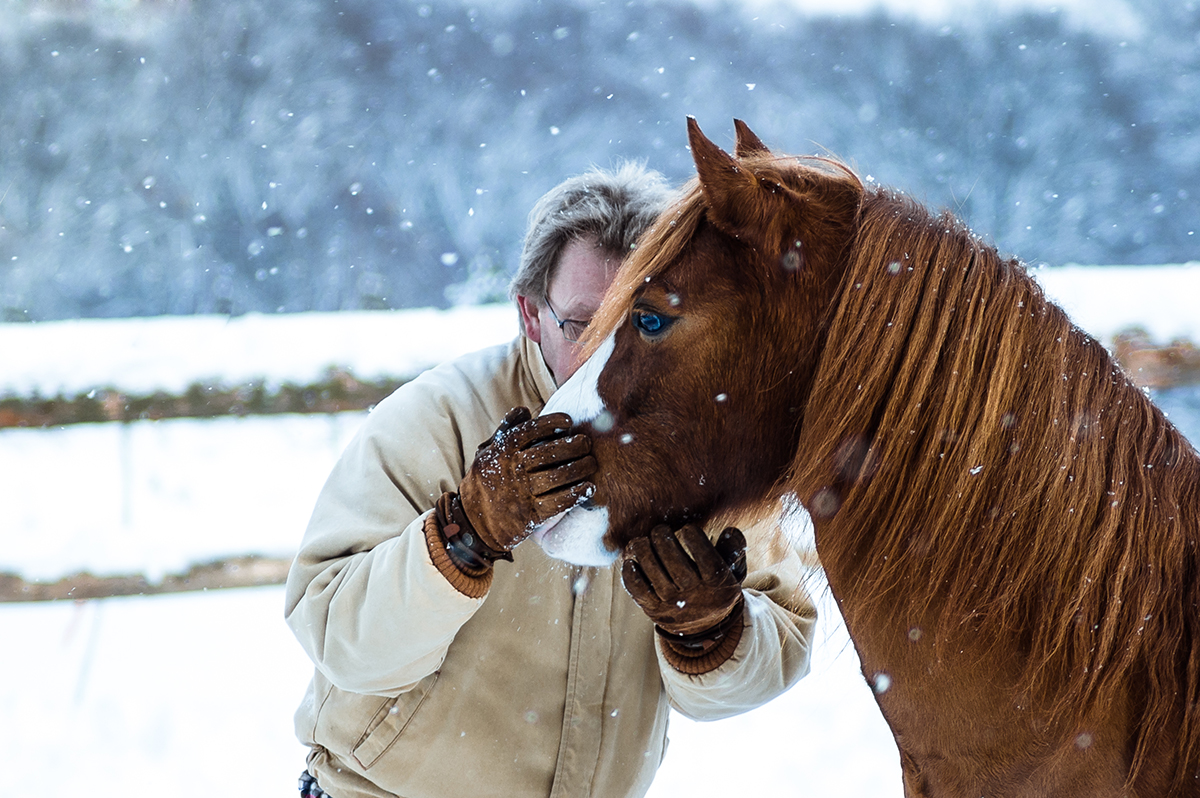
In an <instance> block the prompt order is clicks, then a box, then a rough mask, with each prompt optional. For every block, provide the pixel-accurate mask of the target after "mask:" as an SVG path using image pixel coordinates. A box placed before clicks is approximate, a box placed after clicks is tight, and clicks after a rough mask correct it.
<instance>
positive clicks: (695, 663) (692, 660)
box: [658, 601, 746, 676]
mask: <svg viewBox="0 0 1200 798" xmlns="http://www.w3.org/2000/svg"><path fill="white" fill-rule="evenodd" d="M734 614H735V615H736V618H735V619H734V621H733V623H732V624H729V626H728V628H727V629H726V630H725V632H724V634H722V635H721V636H719V637H717V638H716V639H713V640H708V641H704V642H703V643H702V644H701V645H697V644H696V643H697V641H694V640H693V641H691V642H690V643H689V645H687V646H684V645H681V644H679V643H676V642H674V641H673V640H671V638H670V636H669V635H659V638H658V639H659V643H661V644H662V649H661V650H662V655H663V659H665V660H666V661H667V664H669V665H670V666H671V667H672V668H674V669H675V670H677V671H679V672H680V673H683V674H686V675H688V676H701V675H703V674H705V673H708V672H710V671H715V670H716V669H717V668H719V667H721V666H722V665H724V664H725V663H726V661H728V660H729V658H730V657H732V656H733V652H734V651H736V650H737V647H738V643H740V642H741V641H742V630H743V629H745V627H746V618H745V614H746V604H745V602H744V601H742V602H739V605H738V608H737V609H736V610H734ZM721 625H722V626H725V625H726V624H725V623H724V622H723V623H722V624H721Z"/></svg>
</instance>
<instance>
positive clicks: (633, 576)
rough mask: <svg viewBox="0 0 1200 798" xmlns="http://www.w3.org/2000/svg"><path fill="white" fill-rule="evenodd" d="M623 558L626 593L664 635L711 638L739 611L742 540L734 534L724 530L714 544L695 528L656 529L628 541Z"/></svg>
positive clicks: (743, 557) (743, 560)
mask: <svg viewBox="0 0 1200 798" xmlns="http://www.w3.org/2000/svg"><path fill="white" fill-rule="evenodd" d="M623 559H624V562H623V563H622V564H621V579H622V581H623V582H624V583H625V589H626V590H628V591H629V595H631V596H632V597H633V600H634V601H636V602H637V603H638V606H640V607H641V608H642V611H643V612H645V613H646V615H648V616H649V617H650V620H652V621H654V623H655V624H656V625H657V626H658V627H659V629H661V630H662V631H663V632H665V633H666V634H667V635H668V636H678V637H683V638H696V637H703V636H704V635H705V633H709V632H713V633H716V632H717V630H718V629H722V628H723V624H722V621H725V620H726V619H728V618H730V617H731V616H732V615H733V614H734V612H735V610H739V609H740V608H741V604H742V580H743V579H745V578H746V538H745V536H744V535H742V533H741V531H740V530H738V529H734V528H733V527H729V528H728V529H726V530H725V531H724V532H722V533H721V536H720V538H718V539H717V543H716V545H714V544H713V543H711V542H710V541H709V539H708V536H707V535H705V534H704V531H703V530H702V529H701V528H700V527H698V526H696V525H695V524H688V525H687V526H684V527H683V528H682V529H680V530H679V531H678V532H672V531H671V530H670V529H669V528H668V527H666V526H657V527H655V528H654V529H653V530H651V532H650V535H649V537H645V538H636V539H635V540H632V541H630V542H629V544H628V545H627V546H626V547H625V553H624V558H623Z"/></svg>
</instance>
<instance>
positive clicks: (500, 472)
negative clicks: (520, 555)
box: [458, 407, 596, 552]
mask: <svg viewBox="0 0 1200 798" xmlns="http://www.w3.org/2000/svg"><path fill="white" fill-rule="evenodd" d="M591 452H592V439H591V438H590V437H588V436H587V435H586V434H584V433H579V432H575V433H572V432H571V417H570V416H568V415H567V414H566V413H551V414H550V415H546V416H541V417H539V418H533V417H532V414H531V413H530V412H529V410H528V409H527V408H524V407H516V408H513V409H512V410H510V411H509V412H508V415H506V416H505V417H504V421H502V422H501V423H500V426H499V428H498V429H497V430H496V432H495V434H494V435H492V437H491V438H489V439H488V440H486V441H484V442H483V443H482V444H480V446H479V449H478V450H477V451H476V453H475V462H474V463H472V464H471V468H470V470H468V471H467V475H466V476H465V477H464V478H463V481H462V482H461V483H460V484H459V486H458V492H459V502H460V503H461V506H462V511H463V514H464V515H465V516H466V521H467V522H468V523H469V525H470V526H471V528H472V530H471V531H474V533H475V534H476V535H478V537H479V539H480V540H481V541H482V542H483V543H484V544H485V545H486V546H487V547H488V548H489V549H491V550H492V551H494V552H507V551H509V550H511V549H512V548H513V547H514V546H516V545H517V544H518V543H520V542H521V541H522V540H524V539H525V538H526V537H528V536H529V533H530V532H531V531H532V527H533V525H534V524H536V523H538V522H541V521H545V520H546V519H548V518H551V517H553V516H555V515H557V514H559V513H561V512H562V511H564V510H568V509H570V508H571V507H574V506H575V505H576V504H578V503H579V502H580V501H581V500H582V499H584V498H586V497H587V496H590V495H591V493H592V491H594V490H595V486H594V485H593V484H592V483H591V482H590V481H588V478H589V477H590V476H591V475H592V474H594V473H595V472H596V458H595V457H593V456H592V453H591Z"/></svg>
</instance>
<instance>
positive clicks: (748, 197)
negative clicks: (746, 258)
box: [688, 116, 787, 249]
mask: <svg viewBox="0 0 1200 798" xmlns="http://www.w3.org/2000/svg"><path fill="white" fill-rule="evenodd" d="M751 135H753V134H751ZM755 138H756V139H757V137H755ZM688 142H689V143H690V144H691V146H692V159H693V160H694V161H695V162H696V172H697V174H698V175H699V177H700V190H701V191H703V192H704V200H705V202H706V203H707V204H708V220H709V221H710V222H712V223H713V224H714V225H716V226H717V227H718V228H719V229H721V230H722V231H724V232H725V233H727V234H729V235H731V236H734V237H735V238H738V239H741V240H742V241H745V242H746V243H748V244H750V245H752V246H755V247H764V246H766V247H767V248H768V249H769V248H770V242H768V241H765V240H760V239H761V238H762V235H763V227H764V226H763V224H762V220H763V218H764V216H766V215H768V214H765V213H764V210H765V208H766V206H767V205H770V204H774V203H775V202H777V201H778V200H779V199H781V198H782V195H784V194H786V193H787V191H786V189H784V188H783V187H782V186H780V185H779V184H777V183H774V182H770V183H764V182H761V181H760V180H759V179H758V177H756V176H755V175H754V173H753V172H752V171H750V170H749V169H744V168H742V167H741V166H740V165H739V164H738V162H737V161H736V160H735V159H734V157H733V156H732V155H730V154H729V153H727V152H725V151H724V150H722V149H721V148H720V147H718V146H717V145H716V144H713V143H712V142H711V141H709V140H708V138H707V137H705V135H704V134H703V133H701V132H700V125H699V124H697V123H696V120H695V118H693V117H690V116H689V117H688Z"/></svg>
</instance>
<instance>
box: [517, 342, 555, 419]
mask: <svg viewBox="0 0 1200 798" xmlns="http://www.w3.org/2000/svg"><path fill="white" fill-rule="evenodd" d="M521 359H522V360H523V361H524V363H525V371H526V374H527V376H528V377H529V380H530V381H531V382H532V383H533V387H534V389H535V390H536V391H537V395H538V397H539V398H540V399H541V400H542V404H543V405H545V404H546V402H548V401H550V397H551V396H553V395H554V392H555V391H556V390H558V386H557V385H555V384H554V375H552V374H551V373H550V367H549V366H547V365H546V359H545V358H543V357H542V348H541V347H540V346H538V345H537V344H535V343H534V342H533V341H531V340H529V338H528V337H526V335H525V334H524V333H522V334H521ZM539 410H540V408H539Z"/></svg>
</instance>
